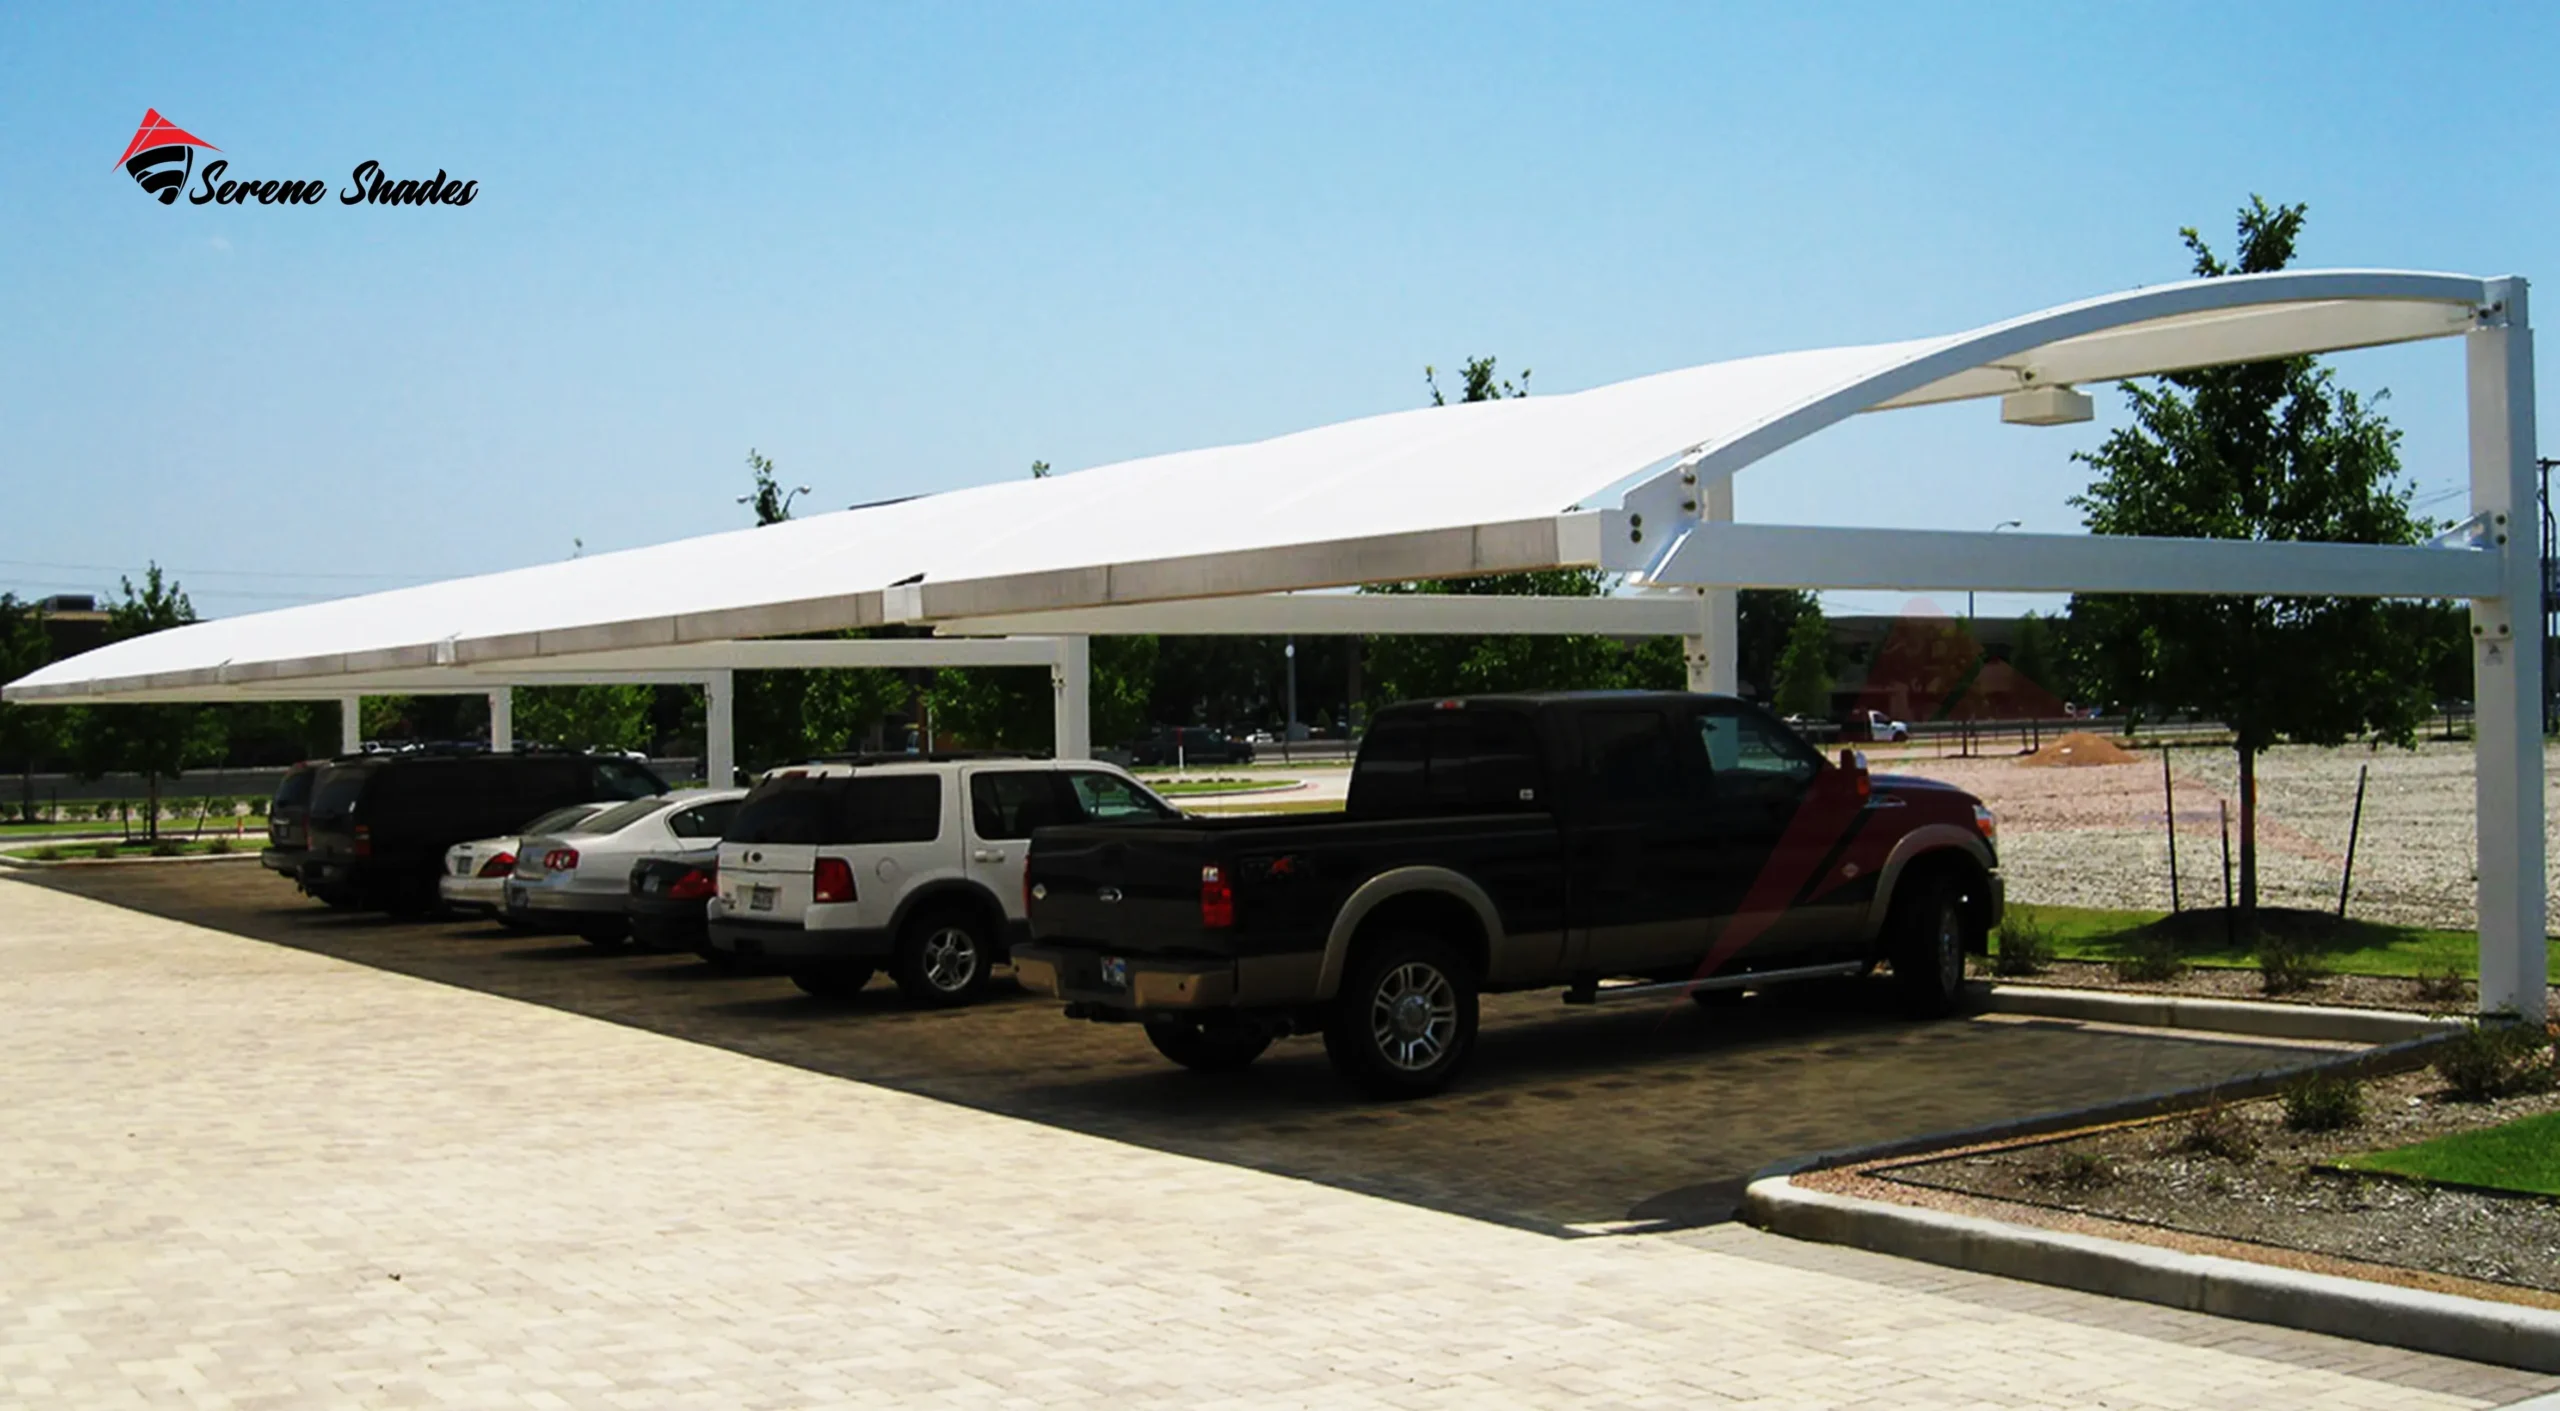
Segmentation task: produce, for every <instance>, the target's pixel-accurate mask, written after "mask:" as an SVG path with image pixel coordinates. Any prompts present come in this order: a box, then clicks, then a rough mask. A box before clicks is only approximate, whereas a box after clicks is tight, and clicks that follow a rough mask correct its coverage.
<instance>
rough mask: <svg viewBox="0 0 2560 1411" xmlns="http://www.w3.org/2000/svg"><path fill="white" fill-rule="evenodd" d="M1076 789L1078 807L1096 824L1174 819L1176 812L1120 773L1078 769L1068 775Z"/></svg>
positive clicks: (1069, 782)
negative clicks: (1132, 820) (1126, 820)
mask: <svg viewBox="0 0 2560 1411" xmlns="http://www.w3.org/2000/svg"><path fill="white" fill-rule="evenodd" d="M1067 783H1068V786H1069V787H1070V788H1071V789H1073V791H1074V797H1075V801H1076V807H1077V808H1079V809H1081V810H1083V812H1084V816H1085V817H1086V818H1087V819H1089V820H1091V821H1093V822H1096V823H1108V822H1110V821H1112V820H1113V819H1117V818H1172V817H1175V816H1176V815H1175V813H1174V811H1173V810H1172V809H1170V808H1167V807H1165V806H1164V805H1163V804H1160V803H1158V802H1156V800H1155V798H1154V796H1153V795H1150V794H1149V793H1147V791H1145V790H1144V789H1141V788H1139V787H1138V786H1137V785H1135V784H1132V783H1130V782H1129V781H1128V780H1126V779H1123V778H1121V777H1120V776H1119V775H1117V774H1097V773H1094V772H1093V771H1091V770H1082V769H1080V770H1076V771H1074V772H1072V773H1070V774H1068V775H1067Z"/></svg>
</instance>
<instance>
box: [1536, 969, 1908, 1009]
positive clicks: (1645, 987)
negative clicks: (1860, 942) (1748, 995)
mask: <svg viewBox="0 0 2560 1411" xmlns="http://www.w3.org/2000/svg"><path fill="white" fill-rule="evenodd" d="M1866 968H1867V966H1866V962H1865V961H1861V960H1848V961H1842V962H1840V963H1839V964H1836V965H1804V966H1799V967H1797V968H1795V969H1793V970H1756V971H1746V972H1739V973H1736V974H1732V975H1710V976H1708V977H1707V978H1706V979H1703V980H1658V981H1657V980H1648V981H1644V982H1642V983H1639V984H1631V985H1577V986H1575V987H1574V988H1572V989H1570V990H1567V991H1565V992H1564V1002H1565V1003H1567V1004H1612V1003H1615V1002H1616V1001H1618V1000H1622V999H1642V998H1645V997H1647V996H1653V995H1673V994H1694V993H1696V992H1697V991H1700V990H1747V989H1757V988H1759V987H1760V986H1762V985H1783V984H1786V983H1788V982H1789V981H1791V980H1836V979H1839V978H1840V977H1842V976H1845V975H1857V974H1862V973H1864V972H1865V970H1866Z"/></svg>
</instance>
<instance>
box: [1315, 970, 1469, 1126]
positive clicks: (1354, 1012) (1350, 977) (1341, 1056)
mask: <svg viewBox="0 0 2560 1411" xmlns="http://www.w3.org/2000/svg"><path fill="white" fill-rule="evenodd" d="M1475 1043H1476V977H1475V967H1473V966H1471V965H1469V964H1468V963H1467V962H1466V959H1465V957H1464V956H1462V955H1461V954H1460V953H1459V951H1458V948H1457V947H1456V946H1454V945H1451V944H1450V943H1449V942H1447V941H1445V940H1442V939H1441V938H1440V937H1438V936H1433V935H1428V934H1416V933H1410V932H1405V933H1397V934H1393V935H1388V936H1385V937H1382V938H1380V939H1379V940H1378V941H1377V942H1376V943H1374V944H1371V945H1367V946H1363V947H1361V948H1360V949H1359V950H1357V951H1354V952H1353V953H1352V957H1351V965H1350V969H1349V970H1348V971H1347V972H1346V973H1345V974H1344V975H1343V977H1342V993H1341V994H1340V995H1338V996H1336V997H1335V999H1334V1003H1333V1012H1332V1014H1331V1015H1330V1016H1329V1017H1328V1018H1327V1019H1326V1021H1325V1026H1324V1053H1325V1057H1326V1058H1329V1059H1331V1060H1332V1061H1333V1067H1334V1071H1335V1072H1337V1073H1340V1074H1341V1075H1342V1076H1343V1077H1345V1078H1347V1079H1349V1080H1350V1081H1351V1082H1352V1083H1353V1084H1354V1085H1355V1086H1357V1087H1358V1088H1359V1089H1360V1090H1361V1091H1362V1092H1365V1093H1367V1094H1368V1095H1370V1096H1371V1097H1381V1098H1414V1097H1427V1096H1429V1095H1430V1094H1432V1093H1435V1092H1438V1091H1439V1090H1440V1089H1442V1088H1444V1087H1447V1086H1448V1085H1449V1080H1450V1079H1451V1078H1454V1077H1456V1076H1457V1073H1458V1069H1459V1068H1461V1067H1463V1066H1464V1065H1465V1063H1466V1061H1467V1055H1468V1054H1469V1053H1470V1052H1472V1051H1473V1050H1474V1048H1475Z"/></svg>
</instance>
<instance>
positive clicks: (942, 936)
mask: <svg viewBox="0 0 2560 1411" xmlns="http://www.w3.org/2000/svg"><path fill="white" fill-rule="evenodd" d="M920 959H921V960H922V962H923V970H924V978H925V983H927V984H929V985H931V986H933V987H934V988H935V989H937V990H942V991H945V992H949V991H953V990H959V989H964V988H966V987H967V986H968V983H969V982H970V981H971V980H972V979H975V978H976V977H977V974H978V940H977V937H975V936H972V935H970V934H969V933H968V931H967V930H965V929H964V928H962V927H958V926H943V927H939V928H937V929H936V930H935V931H934V932H933V934H931V935H929V936H927V937H925V938H924V953H923V955H922V956H921V957H920Z"/></svg>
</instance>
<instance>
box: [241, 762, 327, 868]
mask: <svg viewBox="0 0 2560 1411" xmlns="http://www.w3.org/2000/svg"><path fill="white" fill-rule="evenodd" d="M328 763H329V762H328V761H327V760H325V759H306V760H304V761H303V762H302V763H300V764H297V765H295V766H294V767H292V768H291V769H288V770H286V771H285V772H284V780H283V782H282V783H279V784H277V785H276V796H275V797H274V798H273V799H270V800H269V801H268V802H267V845H266V847H265V848H263V849H261V850H260V851H259V853H258V861H259V862H260V863H262V864H264V865H265V866H266V869H267V870H268V871H270V872H281V873H283V874H284V875H286V876H287V877H294V878H299V877H301V875H302V860H303V858H304V856H305V855H307V854H308V853H309V851H310V848H311V834H310V831H309V829H310V822H311V786H312V785H313V784H314V783H316V782H317V781H318V780H319V778H320V771H321V770H322V769H324V768H326V767H327V766H328Z"/></svg>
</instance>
